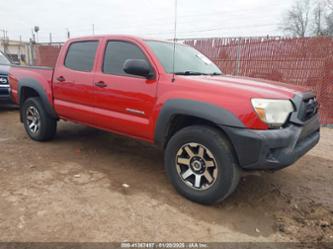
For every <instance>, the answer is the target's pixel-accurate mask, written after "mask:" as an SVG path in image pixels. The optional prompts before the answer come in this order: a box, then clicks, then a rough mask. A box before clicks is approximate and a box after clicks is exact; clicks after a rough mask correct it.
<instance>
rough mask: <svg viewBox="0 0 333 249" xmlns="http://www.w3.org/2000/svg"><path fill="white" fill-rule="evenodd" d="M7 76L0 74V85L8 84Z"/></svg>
mask: <svg viewBox="0 0 333 249" xmlns="http://www.w3.org/2000/svg"><path fill="white" fill-rule="evenodd" d="M8 84H9V83H8V76H7V75H0V85H8Z"/></svg>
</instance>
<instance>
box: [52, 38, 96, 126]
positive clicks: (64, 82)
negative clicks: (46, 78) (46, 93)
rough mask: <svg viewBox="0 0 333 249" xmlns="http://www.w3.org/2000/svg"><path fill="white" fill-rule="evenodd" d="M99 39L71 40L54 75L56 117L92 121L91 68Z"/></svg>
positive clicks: (92, 88) (92, 92)
mask: <svg viewBox="0 0 333 249" xmlns="http://www.w3.org/2000/svg"><path fill="white" fill-rule="evenodd" d="M98 46H99V40H98V39H97V40H91V41H73V42H72V43H70V44H67V49H66V48H64V51H67V52H66V54H63V55H60V56H62V57H61V58H62V61H61V63H59V62H58V64H57V66H56V68H55V71H54V76H53V95H54V106H55V109H56V112H57V113H58V115H59V116H61V117H63V118H68V119H70V120H74V121H78V122H83V123H87V124H93V121H92V119H93V114H94V108H93V105H94V84H93V80H94V73H93V71H94V67H95V61H96V54H97V51H98Z"/></svg>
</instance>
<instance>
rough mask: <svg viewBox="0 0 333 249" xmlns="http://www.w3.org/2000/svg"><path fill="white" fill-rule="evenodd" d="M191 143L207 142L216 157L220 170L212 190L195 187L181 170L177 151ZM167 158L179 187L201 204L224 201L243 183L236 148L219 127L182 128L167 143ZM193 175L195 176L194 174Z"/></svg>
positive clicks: (175, 185)
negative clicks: (184, 176) (234, 150)
mask: <svg viewBox="0 0 333 249" xmlns="http://www.w3.org/2000/svg"><path fill="white" fill-rule="evenodd" d="M191 143H192V144H193V143H195V144H200V145H203V146H204V147H205V148H206V149H208V150H209V151H210V152H211V154H212V155H213V156H214V157H213V158H214V159H215V162H216V165H215V166H214V167H215V168H217V173H216V174H215V177H214V182H213V183H212V184H211V186H210V187H209V188H208V189H204V190H198V189H194V186H189V185H188V183H187V184H186V183H185V182H184V179H182V177H181V176H180V174H179V173H178V171H177V162H176V161H177V160H178V159H177V158H178V156H177V153H178V152H179V150H181V149H182V148H184V147H183V146H185V145H187V144H191ZM164 161H165V168H166V172H167V175H168V177H169V179H170V180H171V182H172V184H173V185H174V187H175V188H176V190H177V191H178V192H179V193H180V194H182V195H183V196H185V197H186V198H188V199H190V200H192V201H194V202H198V203H201V204H213V203H217V202H221V201H223V200H224V199H226V198H227V197H228V196H229V195H230V194H232V193H233V191H234V190H235V189H236V187H237V185H238V183H239V179H240V169H239V166H238V164H237V160H236V158H235V155H234V153H233V150H232V147H231V145H230V143H229V141H228V139H227V138H226V137H225V136H224V135H223V133H222V132H221V131H220V130H218V129H217V128H213V127H209V126H190V127H186V128H184V129H182V130H180V131H178V132H177V133H176V134H175V135H174V136H173V137H171V139H170V140H169V142H168V144H167V147H166V150H165V158H164ZM190 165H192V164H190ZM189 168H190V167H189ZM193 177H194V178H195V176H194V175H193Z"/></svg>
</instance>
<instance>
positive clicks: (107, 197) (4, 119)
mask: <svg viewBox="0 0 333 249" xmlns="http://www.w3.org/2000/svg"><path fill="white" fill-rule="evenodd" d="M0 128H1V129H0V151H1V160H0V198H1V199H0V200H1V202H0V210H1V211H0V241H33V242H37V241H53V242H56V241H63V242H64V241H71V242H79V241H80V242H87V241H91V242H93V241H99V242H100V241H103V242H107V241H118V242H120V241H126V240H127V241H206V242H207V241H214V242H218V241H298V240H301V241H332V242H333V191H332V190H333V168H332V167H333V129H327V128H323V129H322V139H321V142H320V144H319V145H318V146H317V147H316V148H315V149H314V150H313V151H311V152H310V153H309V154H308V155H306V156H305V157H304V158H302V159H301V160H300V161H299V162H298V163H296V164H295V165H293V166H292V167H290V168H288V169H285V170H282V171H279V172H276V173H274V174H272V173H261V174H258V175H250V176H245V177H244V178H243V179H242V181H241V184H240V186H239V188H238V190H237V191H236V193H235V194H234V195H233V196H232V197H230V198H229V199H228V200H226V201H225V202H224V203H222V204H219V205H215V206H211V207H207V206H201V205H198V204H195V203H192V202H190V201H188V200H186V199H184V198H183V197H181V196H179V195H178V194H177V193H176V192H175V190H174V189H173V187H172V186H171V185H170V183H169V182H168V180H167V178H166V175H165V173H164V169H163V163H162V158H163V157H162V156H163V155H162V153H161V152H160V151H159V150H157V149H156V148H154V147H153V146H151V145H148V144H145V143H141V142H137V141H133V140H130V139H127V138H123V137H120V136H115V135H112V134H108V133H105V132H102V131H97V130H95V129H91V128H87V127H83V126H79V125H74V124H71V123H64V122H62V123H60V125H59V129H58V135H57V137H56V139H55V140H54V141H52V142H49V143H36V142H33V141H31V140H30V139H28V137H27V135H26V134H25V132H24V129H23V127H22V125H21V124H20V123H19V121H18V113H17V111H15V110H8V109H5V110H4V109H2V110H0ZM123 184H128V185H129V188H124V187H123Z"/></svg>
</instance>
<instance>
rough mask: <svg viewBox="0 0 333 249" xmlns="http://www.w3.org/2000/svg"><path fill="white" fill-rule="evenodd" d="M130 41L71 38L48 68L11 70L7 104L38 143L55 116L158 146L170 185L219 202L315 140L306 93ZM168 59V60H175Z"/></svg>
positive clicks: (161, 44) (164, 45)
mask: <svg viewBox="0 0 333 249" xmlns="http://www.w3.org/2000/svg"><path fill="white" fill-rule="evenodd" d="M173 49H174V44H173V43H171V42H165V41H157V40H149V39H140V38H137V37H132V36H91V37H84V38H78V39H71V40H69V41H67V42H66V44H65V45H64V46H63V48H62V50H61V52H60V54H59V57H58V60H57V63H56V66H55V68H54V69H52V68H42V67H20V66H12V67H11V69H10V72H9V81H10V86H11V96H12V99H13V100H14V101H15V102H16V103H17V104H19V105H20V110H21V111H20V115H21V121H22V122H23V124H24V127H25V129H26V132H27V133H28V135H29V136H30V137H31V138H32V139H33V140H37V141H46V140H50V139H52V138H53V137H54V136H55V134H56V127H57V121H59V120H60V119H63V120H70V121H73V122H78V123H81V124H85V125H88V126H92V127H96V128H99V129H103V130H106V131H110V132H114V133H119V134H123V135H126V136H130V137H133V138H137V139H141V140H145V141H147V142H149V143H152V144H156V145H157V146H159V147H160V148H162V149H164V151H165V168H166V172H167V175H168V176H169V178H170V180H171V182H172V183H173V185H174V186H175V188H176V189H177V190H178V191H179V192H180V193H181V194H182V195H184V196H185V197H187V198H189V199H191V200H193V201H196V202H199V203H204V204H211V203H214V202H218V201H222V200H224V199H225V198H226V197H227V196H229V195H230V194H231V193H232V192H233V190H234V189H235V188H236V186H237V183H238V181H239V176H240V172H241V171H251V170H278V169H281V168H284V167H286V166H289V165H291V164H293V163H294V162H295V161H296V160H297V159H299V158H300V157H301V156H303V155H304V154H305V153H306V152H308V151H309V150H310V149H311V148H312V147H314V146H315V145H316V144H317V143H318V141H319V138H320V123H319V117H318V115H319V114H318V103H317V100H316V97H315V95H314V94H313V93H312V92H310V91H305V90H304V89H301V88H298V87H296V86H291V85H286V84H282V83H277V82H270V81H265V80H255V79H251V78H241V77H233V76H225V75H223V74H222V72H221V71H220V69H219V68H218V67H217V66H216V65H215V64H214V63H213V62H211V61H210V60H209V59H208V58H207V57H205V56H204V55H203V54H201V53H200V52H198V51H197V50H195V49H194V48H192V47H189V46H185V45H183V44H176V45H175V51H174V50H173ZM173 54H174V60H173Z"/></svg>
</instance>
